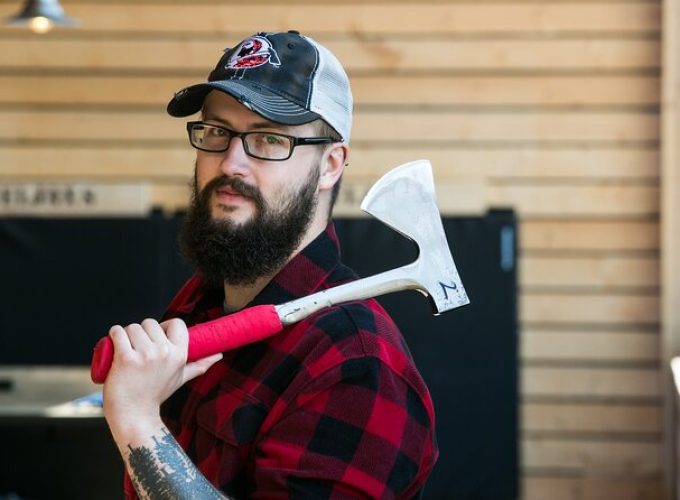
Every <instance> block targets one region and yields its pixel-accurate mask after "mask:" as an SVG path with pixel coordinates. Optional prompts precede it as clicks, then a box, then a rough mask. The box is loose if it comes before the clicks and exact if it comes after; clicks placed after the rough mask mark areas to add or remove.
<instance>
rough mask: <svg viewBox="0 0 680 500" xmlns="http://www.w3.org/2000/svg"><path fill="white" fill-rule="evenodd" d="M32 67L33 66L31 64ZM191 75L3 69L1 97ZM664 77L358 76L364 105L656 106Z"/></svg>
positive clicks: (36, 100)
mask: <svg viewBox="0 0 680 500" xmlns="http://www.w3.org/2000/svg"><path fill="white" fill-rule="evenodd" d="M27 71H30V69H28V70H27ZM195 81H196V77H194V78H189V77H186V76H183V77H179V76H162V75H158V76H144V77H140V76H139V75H135V74H132V75H129V76H112V75H101V76H96V75H89V74H85V75H80V74H72V75H50V76H40V77H39V78H37V77H36V76H32V75H30V76H29V75H25V74H24V75H22V74H18V75H2V74H0V88H2V89H3V92H2V94H0V103H9V104H60V105H71V106H81V105H83V104H98V105H116V104H126V105H131V106H132V105H138V106H153V105H161V106H164V105H165V104H167V102H168V100H169V98H170V97H171V96H172V95H173V93H174V92H176V91H178V90H180V89H181V88H183V87H185V86H187V85H189V84H192V83H194V82H195ZM658 88H659V80H658V77H656V76H650V75H639V76H628V75H607V76H605V75H603V76H598V77H593V76H578V75H561V76H537V75H530V76H527V75H513V76H494V75H489V76H470V75H454V76H447V75H441V76H427V75H425V76H423V75H417V76H416V75H392V76H389V77H387V76H370V75H356V76H354V77H353V78H352V92H353V94H354V103H355V105H356V106H366V105H371V106H378V105H379V106H388V105H389V106H405V105H410V106H413V105H419V106H421V105H433V106H442V105H449V106H461V107H474V106H496V107H513V106H515V107H519V106H539V105H540V106H572V107H573V106H656V105H658V103H659V92H658Z"/></svg>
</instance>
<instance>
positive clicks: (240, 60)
mask: <svg viewBox="0 0 680 500" xmlns="http://www.w3.org/2000/svg"><path fill="white" fill-rule="evenodd" d="M214 89H217V90H221V91H223V92H226V93H227V94H229V95H231V96H232V97H234V98H235V99H236V100H238V101H239V102H240V103H241V104H243V105H244V106H246V107H247V108H248V109H250V110H251V111H254V112H255V113H257V114H259V115H261V116H263V117H264V118H266V119H268V120H271V121H273V122H275V123H281V124H284V125H301V124H303V123H309V122H311V121H314V120H317V119H319V118H322V119H323V120H325V121H326V123H328V124H329V125H330V126H331V127H333V129H335V131H336V132H337V133H338V134H339V135H340V137H341V138H342V140H343V141H344V142H349V137H350V131H351V128H352V91H351V89H350V86H349V79H348V78H347V73H345V70H344V69H343V67H342V64H340V61H338V59H337V58H336V57H335V56H334V55H333V54H332V53H331V51H330V50H328V49H327V48H325V47H324V46H323V45H320V44H319V43H318V42H316V41H314V40H312V39H311V38H309V37H306V36H303V35H301V34H300V33H299V32H297V31H288V32H281V33H257V34H256V35H252V36H250V37H248V38H246V39H245V40H243V41H242V42H240V43H239V44H238V45H236V46H235V47H233V48H230V49H225V51H224V54H223V55H222V57H221V58H220V60H219V62H218V63H217V66H215V69H213V70H212V71H211V72H210V74H209V75H208V81H207V82H204V83H198V84H196V85H191V86H189V87H186V88H184V89H182V90H180V91H179V92H177V93H176V94H175V96H174V97H173V98H172V99H171V100H170V102H169V103H168V113H169V114H170V115H172V116H178V117H179V116H188V115H191V114H194V113H196V112H197V111H199V110H200V109H201V107H202V106H203V100H204V99H205V97H206V96H207V95H208V93H209V92H210V91H212V90H214Z"/></svg>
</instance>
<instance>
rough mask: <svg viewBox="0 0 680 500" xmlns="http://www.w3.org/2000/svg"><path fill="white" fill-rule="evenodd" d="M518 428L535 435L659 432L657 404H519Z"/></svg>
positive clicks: (651, 433)
mask: <svg viewBox="0 0 680 500" xmlns="http://www.w3.org/2000/svg"><path fill="white" fill-rule="evenodd" d="M520 420H521V422H522V424H521V425H522V430H523V431H524V433H525V434H530V435H538V434H540V433H543V434H545V435H560V434H562V435H572V436H573V435H579V434H580V435H587V434H598V435H603V434H610V435H612V434H614V435H616V434H618V435H624V434H630V435H636V436H640V435H649V436H652V437H653V436H656V435H658V434H659V433H660V432H661V407H660V406H658V405H639V404H638V405H630V404H598V403H588V404H586V403H581V404H574V403H539V402H528V403H525V404H524V405H522V413H521V419H520Z"/></svg>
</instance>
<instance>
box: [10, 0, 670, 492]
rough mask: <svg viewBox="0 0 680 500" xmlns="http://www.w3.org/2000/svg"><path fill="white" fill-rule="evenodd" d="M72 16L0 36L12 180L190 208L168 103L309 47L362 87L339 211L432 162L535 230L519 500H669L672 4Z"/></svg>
mask: <svg viewBox="0 0 680 500" xmlns="http://www.w3.org/2000/svg"><path fill="white" fill-rule="evenodd" d="M18 3H19V2H18V0H17V1H7V0H0V17H5V16H7V15H9V14H11V13H12V12H14V11H15V10H16V9H17V4H18ZM62 3H63V5H64V6H65V8H66V10H67V11H68V13H69V14H70V15H72V16H75V17H77V18H79V19H80V20H81V21H82V23H83V25H82V29H80V30H74V31H66V30H62V31H54V32H52V33H49V34H48V35H46V36H43V37H38V36H35V35H32V34H29V33H28V32H25V31H20V30H15V29H9V28H1V29H0V90H1V91H0V182H3V183H17V182H24V181H32V182H36V181H44V180H53V181H64V182H96V183H105V184H106V183H111V184H116V183H123V184H125V183H127V184H129V183H141V184H144V185H148V186H150V189H151V192H152V193H153V194H152V196H153V199H154V202H155V203H156V204H158V205H160V206H163V207H165V208H169V209H172V208H176V207H180V206H183V204H184V203H185V200H186V181H187V179H188V177H189V175H190V174H191V171H192V152H191V151H190V150H189V149H188V147H187V145H186V144H185V139H184V129H183V126H182V122H179V121H177V120H176V119H172V118H169V117H167V116H166V115H165V114H164V106H165V103H166V102H167V100H168V97H169V96H170V95H171V94H172V92H173V91H174V90H177V89H179V88H181V87H183V86H184V85H185V84H186V83H190V82H194V81H196V80H197V79H199V78H202V77H203V76H204V75H205V74H206V73H207V70H208V68H210V67H211V66H212V65H213V64H214V63H215V61H216V58H217V56H218V54H219V53H220V51H221V50H222V48H223V47H224V46H225V45H228V44H231V43H234V42H236V41H238V40H239V39H240V38H242V37H243V36H245V35H247V34H251V33H252V32H255V31H257V30H260V29H263V28H264V29H268V30H280V29H291V28H293V29H298V30H300V31H302V32H303V33H306V34H309V35H311V36H313V37H315V38H317V39H318V40H319V41H321V42H323V43H325V44H327V45H328V46H329V47H330V48H331V49H332V50H333V51H334V52H336V53H337V55H338V56H339V57H340V59H341V60H342V61H343V62H344V64H345V65H346V67H347V68H348V71H349V73H350V77H351V79H352V82H353V85H354V93H355V99H356V118H355V127H354V132H353V157H352V161H351V166H350V168H349V170H348V171H347V174H346V181H345V182H346V185H347V189H346V193H345V194H344V195H343V196H344V198H343V200H344V201H342V202H341V207H340V209H341V211H342V210H350V209H348V208H346V207H347V206H349V205H350V202H351V201H352V200H353V199H354V198H356V196H357V191H356V190H357V189H358V188H357V186H364V185H366V184H368V183H371V182H372V181H374V180H375V179H376V178H377V176H378V175H379V174H381V173H383V172H385V171H387V170H388V169H389V168H391V167H392V166H394V165H396V164H398V163H401V162H404V161H409V160H413V159H417V158H429V159H431V161H432V163H433V165H434V167H435V175H436V178H437V181H438V188H437V189H438V193H439V197H440V204H441V205H442V207H443V209H444V211H446V212H448V213H456V212H458V211H460V210H469V209H474V210H480V209H484V208H486V207H513V208H514V209H515V210H517V212H518V214H519V216H520V221H521V224H520V240H519V244H520V251H521V255H520V265H521V268H520V271H521V272H520V334H521V337H520V343H521V353H520V356H521V392H522V403H521V408H520V412H521V426H522V428H521V431H522V443H521V463H522V466H521V472H522V492H523V493H522V496H523V498H524V499H525V500H544V499H548V498H549V499H550V500H563V499H564V500H576V499H579V500H581V499H583V500H585V499H598V500H601V499H616V500H626V499H657V498H660V495H661V493H660V483H661V481H660V475H661V468H662V464H661V459H660V450H661V442H662V431H661V413H662V412H661V403H662V400H661V394H662V393H661V390H660V383H659V375H660V370H659V362H658V359H659V334H658V333H659V287H660V283H659V279H660V278H659V190H660V189H659V188H660V186H659V184H660V181H659V123H660V120H659V87H660V45H659V44H660V41H659V40H660V3H659V2H658V1H655V0H601V1H595V0H572V1H559V0H552V1H546V0H533V1H516V0H496V1H491V0H480V1H472V0H470V1H462V0H460V1H456V0H451V1H446V0H429V1H426V2H421V1H418V0H372V1H361V0H347V1H345V2H342V3H341V4H337V3H336V2H333V1H331V0H296V1H291V2H287V3H283V2H274V1H269V2H264V3H262V2H261V3H257V4H252V3H250V4H244V3H243V2H236V1H235V0H225V1H221V2H219V1H209V0H202V1H197V2H189V1H188V0H185V1H182V0H139V1H133V0H126V1H118V2H116V1H113V0H109V1H106V0H64V1H63V2H62ZM352 206H353V205H352ZM452 473H455V471H452Z"/></svg>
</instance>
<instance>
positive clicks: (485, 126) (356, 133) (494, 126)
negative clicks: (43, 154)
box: [0, 106, 658, 144]
mask: <svg viewBox="0 0 680 500" xmlns="http://www.w3.org/2000/svg"><path fill="white" fill-rule="evenodd" d="M161 113H163V110H162V108H161V107H160V106H159V109H158V110H155V111H154V110H150V111H148V112H139V111H130V112H127V113H121V112H115V111H90V110H82V111H80V112H77V113H74V112H72V111H62V112H60V111H52V110H49V109H42V110H33V109H27V110H22V111H14V110H7V111H0V139H7V140H19V139H21V140H37V139H39V140H57V139H69V140H72V139H88V140H132V141H136V140H165V141H168V140H178V141H179V140H182V141H184V140H185V134H186V131H185V130H184V128H183V127H181V126H178V120H177V119H173V118H171V117H169V116H162V114H161ZM159 114H161V117H159ZM133 123H134V124H135V126H134V127H131V126H130V124H133ZM657 139H658V116H657V115H655V114H652V113H637V112H620V113H617V112H589V113H588V112H570V111H564V112H541V113H538V112H537V113H499V112H489V113H471V112H438V113H435V112H433V113H418V114H414V113H413V112H410V111H394V112H387V111H373V110H363V111H362V110H359V111H358V112H357V113H356V115H355V119H354V125H353V131H352V140H354V141H361V142H363V141H387V142H390V143H394V144H404V143H420V144H422V142H423V141H424V142H428V143H433V142H456V143H460V142H462V143H466V142H470V143H477V142H486V141H491V142H494V141H495V142H524V143H541V142H554V141H558V142H559V141H563V142H572V141H582V142H586V143H588V142H622V143H623V142H628V141H656V140H657Z"/></svg>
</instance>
